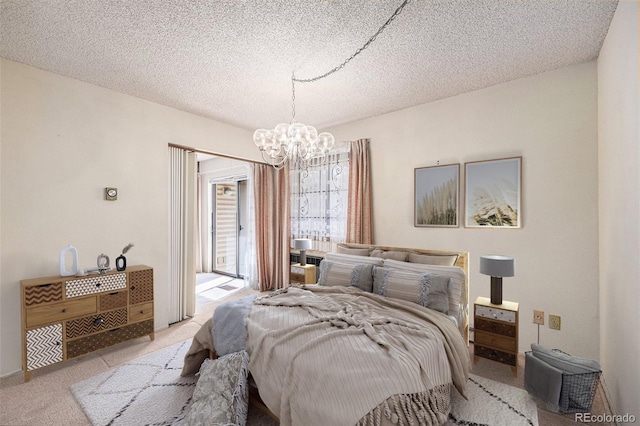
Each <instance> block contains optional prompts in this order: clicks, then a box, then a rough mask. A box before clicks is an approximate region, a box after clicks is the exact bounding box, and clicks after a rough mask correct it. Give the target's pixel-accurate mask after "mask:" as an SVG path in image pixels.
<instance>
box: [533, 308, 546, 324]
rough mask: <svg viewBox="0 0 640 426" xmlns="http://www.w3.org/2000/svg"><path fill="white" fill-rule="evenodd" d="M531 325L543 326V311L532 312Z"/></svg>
mask: <svg viewBox="0 0 640 426" xmlns="http://www.w3.org/2000/svg"><path fill="white" fill-rule="evenodd" d="M533 323H534V324H540V325H544V311H538V310H536V309H534V310H533Z"/></svg>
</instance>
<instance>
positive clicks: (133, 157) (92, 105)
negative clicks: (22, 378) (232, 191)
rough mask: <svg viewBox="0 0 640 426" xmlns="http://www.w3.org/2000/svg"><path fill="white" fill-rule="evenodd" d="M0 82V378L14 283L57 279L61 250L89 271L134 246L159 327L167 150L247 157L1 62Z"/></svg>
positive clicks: (225, 130)
mask: <svg viewBox="0 0 640 426" xmlns="http://www.w3.org/2000/svg"><path fill="white" fill-rule="evenodd" d="M0 84H1V90H2V99H1V108H2V121H1V123H0V124H1V134H0V136H1V138H2V148H1V149H2V157H1V159H2V163H1V167H2V168H1V185H2V188H1V203H2V204H1V227H2V236H1V238H2V239H1V244H0V249H1V251H2V261H1V269H0V308H1V315H0V321H1V323H0V338H1V342H0V348H1V349H0V351H1V352H0V374H1V375H5V374H8V373H11V372H13V371H17V370H19V369H20V368H21V349H20V291H19V288H20V286H19V281H20V279H24V278H33V277H38V276H44V275H56V274H58V256H59V253H60V250H61V249H62V248H63V247H64V246H66V245H67V244H72V245H74V246H75V247H76V248H77V249H78V252H79V260H80V265H81V266H83V267H91V266H95V262H96V257H97V256H98V255H99V254H100V253H105V254H107V255H109V256H110V257H111V259H112V260H115V257H116V256H118V254H119V253H120V250H121V249H122V248H123V247H124V246H125V245H126V244H127V243H129V242H134V244H135V247H134V248H133V249H131V251H130V252H129V255H128V256H127V260H128V263H129V264H130V265H132V264H140V263H142V264H147V265H150V266H152V267H154V268H155V273H154V280H155V297H156V305H155V314H156V324H155V325H156V328H163V327H166V326H167V317H168V314H167V309H168V306H167V303H168V294H167V275H168V269H167V259H168V240H169V239H168V208H167V207H168V149H167V144H168V143H176V144H183V145H188V146H193V147H197V148H201V149H205V150H209V151H213V152H224V153H227V154H229V155H234V156H237V157H241V158H249V159H251V158H253V159H257V157H255V155H256V153H257V150H256V149H255V145H254V144H253V142H252V139H251V132H249V131H247V130H242V129H238V128H235V127H232V126H228V125H225V124H221V123H218V122H215V121H212V120H208V119H205V118H202V117H199V116H196V115H193V114H188V113H185V112H182V111H178V110H176V109H173V108H168V107H165V106H162V105H158V104H155V103H152V102H146V101H143V100H141V99H138V98H134V97H131V96H126V95H123V94H120V93H116V92H113V91H110V90H107V89H103V88H100V87H97V86H94V85H90V84H85V83H82V82H80V81H78V80H73V79H69V78H65V77H62V76H59V75H56V74H52V73H49V72H44V71H41V70H38V69H35V68H32V67H28V66H25V65H22V64H19V63H16V62H12V61H7V60H4V59H2V62H1V80H0ZM106 186H115V187H118V189H119V195H118V201H116V202H108V201H104V199H103V190H104V187H106Z"/></svg>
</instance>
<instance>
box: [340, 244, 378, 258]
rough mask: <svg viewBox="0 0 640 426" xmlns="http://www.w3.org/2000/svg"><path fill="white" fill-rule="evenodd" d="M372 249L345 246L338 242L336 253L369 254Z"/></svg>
mask: <svg viewBox="0 0 640 426" xmlns="http://www.w3.org/2000/svg"><path fill="white" fill-rule="evenodd" d="M370 252H371V250H370V249H369V248H367V247H365V248H355V247H345V246H343V245H340V244H338V246H337V247H336V253H342V254H353V255H356V256H369V253H370Z"/></svg>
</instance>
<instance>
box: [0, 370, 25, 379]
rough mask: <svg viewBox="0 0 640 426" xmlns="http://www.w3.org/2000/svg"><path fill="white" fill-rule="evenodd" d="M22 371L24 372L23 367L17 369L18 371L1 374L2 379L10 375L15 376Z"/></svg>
mask: <svg viewBox="0 0 640 426" xmlns="http://www.w3.org/2000/svg"><path fill="white" fill-rule="evenodd" d="M20 373H22V369H20V370H16V371H12V372H9V373H4V374H2V375H0V379H6V378H8V377H11V376H13V375H15V374H20Z"/></svg>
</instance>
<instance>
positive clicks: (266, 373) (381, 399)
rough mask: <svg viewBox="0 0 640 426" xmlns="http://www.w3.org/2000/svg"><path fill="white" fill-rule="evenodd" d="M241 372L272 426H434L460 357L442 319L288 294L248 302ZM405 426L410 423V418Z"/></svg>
mask: <svg viewBox="0 0 640 426" xmlns="http://www.w3.org/2000/svg"><path fill="white" fill-rule="evenodd" d="M247 329H248V339H247V345H246V346H247V351H248V352H249V354H250V361H249V369H250V371H251V373H252V375H253V378H254V380H255V381H256V384H257V385H258V389H260V396H261V398H262V400H263V402H264V403H265V404H266V406H267V407H268V408H269V409H270V410H271V411H272V412H273V413H274V414H275V415H276V416H278V418H279V419H280V422H281V424H282V425H327V424H331V425H354V424H358V423H360V424H365V423H366V424H396V423H398V420H399V419H400V420H401V421H402V423H404V424H407V423H408V422H410V421H411V420H413V421H414V422H417V423H419V424H440V423H444V421H445V420H446V418H447V415H448V413H449V409H450V400H449V396H450V394H449V391H450V383H451V382H452V381H453V383H454V385H455V386H456V388H457V389H458V391H459V392H460V393H461V394H462V395H463V396H465V398H466V389H465V385H466V381H467V378H468V375H469V371H468V369H469V355H468V350H467V347H466V344H465V342H464V340H463V339H462V337H461V336H460V333H459V331H458V329H457V328H456V327H455V325H454V324H453V323H452V322H451V320H449V319H448V318H447V317H446V316H445V315H443V314H441V313H439V312H436V311H432V310H429V309H426V308H422V307H421V306H418V305H416V304H413V303H410V302H404V301H401V300H396V299H391V298H385V297H382V296H379V295H376V294H372V293H367V292H363V291H361V290H359V289H356V288H349V287H322V286H314V287H307V288H306V289H304V288H296V287H289V288H288V289H286V290H284V291H280V292H275V293H273V294H272V295H270V296H267V297H262V298H259V299H257V300H256V301H255V303H254V305H253V307H252V309H251V312H250V314H249V317H248V319H247ZM410 419H411V420H410Z"/></svg>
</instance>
